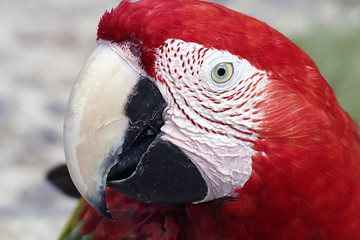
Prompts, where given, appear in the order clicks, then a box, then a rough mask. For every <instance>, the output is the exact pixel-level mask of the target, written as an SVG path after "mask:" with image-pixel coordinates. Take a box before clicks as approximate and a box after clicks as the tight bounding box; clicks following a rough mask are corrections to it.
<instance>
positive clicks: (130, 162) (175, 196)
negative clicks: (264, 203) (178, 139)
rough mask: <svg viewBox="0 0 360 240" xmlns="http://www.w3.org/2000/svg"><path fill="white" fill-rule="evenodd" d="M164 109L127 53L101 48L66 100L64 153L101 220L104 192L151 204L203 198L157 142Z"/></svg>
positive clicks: (179, 157)
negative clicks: (114, 192) (119, 194)
mask: <svg viewBox="0 0 360 240" xmlns="http://www.w3.org/2000/svg"><path fill="white" fill-rule="evenodd" d="M165 106H166V103H165V101H164V99H163V98H162V96H161V93H160V92H159V90H158V89H157V87H156V86H155V84H154V83H153V81H152V80H150V79H149V78H148V77H146V74H145V73H144V71H143V70H142V68H141V67H140V66H139V65H138V64H137V59H136V58H135V56H134V55H132V53H131V48H130V47H129V46H127V45H126V44H124V45H117V44H113V43H109V42H105V41H100V42H99V44H98V46H97V48H96V49H95V50H94V52H93V53H92V55H91V56H90V58H89V60H88V62H87V63H86V65H85V66H84V68H83V70H82V71H81V73H80V74H79V76H78V79H77V81H76V83H75V85H74V87H73V89H72V92H71V95H70V99H69V103H68V109H67V113H66V118H65V124H64V148H65V156H66V160H67V165H68V168H69V172H70V176H71V178H72V180H73V182H74V184H75V186H76V187H77V189H78V190H79V192H80V193H81V195H82V196H83V197H84V198H85V199H86V200H87V201H88V202H89V203H90V205H92V206H93V207H94V208H95V209H96V210H98V211H99V212H100V213H102V214H103V215H105V216H107V217H109V218H111V215H110V213H109V212H108V210H107V207H106V202H105V187H106V185H108V186H110V187H111V188H113V189H115V190H117V191H119V192H122V193H125V194H127V195H129V196H131V197H134V198H137V199H139V200H142V201H146V202H152V203H177V202H195V201H200V200H202V199H204V198H205V196H206V194H207V186H206V183H205V181H204V179H203V178H202V177H201V173H200V172H199V171H198V169H197V168H196V167H195V165H194V164H193V163H192V162H191V161H190V159H189V158H188V157H187V156H186V155H185V154H184V153H183V152H182V151H181V150H180V149H179V148H178V147H177V146H175V145H173V144H171V143H170V142H167V141H165V140H163V138H162V134H161V130H160V128H161V126H162V125H163V124H164V122H163V119H162V112H163V110H164V108H165ZM172 179H175V181H172ZM169 182H170V183H169ZM171 182H173V183H171Z"/></svg>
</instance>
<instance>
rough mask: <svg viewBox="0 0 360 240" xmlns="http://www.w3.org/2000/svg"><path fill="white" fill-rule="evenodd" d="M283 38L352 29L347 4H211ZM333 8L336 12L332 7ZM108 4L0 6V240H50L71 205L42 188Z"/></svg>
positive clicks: (53, 1) (353, 8)
mask: <svg viewBox="0 0 360 240" xmlns="http://www.w3.org/2000/svg"><path fill="white" fill-rule="evenodd" d="M217 2H222V4H224V5H227V6H229V7H231V8H233V9H236V10H238V11H241V12H244V13H247V14H250V15H252V16H255V17H257V18H259V19H261V20H264V21H266V22H268V23H269V24H270V25H271V26H273V27H275V28H277V29H278V30H280V31H281V32H283V33H285V34H286V35H288V36H290V37H291V36H292V35H294V34H301V33H302V32H305V31H311V29H312V28H313V27H314V26H319V25H326V26H329V27H333V28H339V29H342V28H348V29H351V28H352V27H355V26H358V25H359V23H360V5H359V3H358V1H357V0H354V1H340V0H339V1H335V0H327V1H325V0H319V1H316V3H314V2H315V1H312V0H306V1H292V0H288V1H287V0H242V1H236V0H228V1H217ZM340 2H341V4H340ZM117 3H118V1H115V0H102V1H100V0H98V1H96V0H78V1H70V0H61V1H60V0H34V1H27V0H17V1H10V0H0V29H1V34H0V81H1V82H0V239H37V240H42V239H56V237H57V236H58V234H59V232H60V231H61V229H62V227H63V226H64V224H65V222H66V219H67V218H68V217H69V215H70V214H71V211H72V209H73V208H74V206H75V204H76V201H75V200H73V199H70V198H68V197H65V196H63V195H62V194H61V193H59V192H58V191H57V190H56V189H54V188H53V187H52V186H51V185H50V184H49V183H47V182H46V181H45V174H46V171H47V170H48V169H50V168H51V167H53V166H55V165H57V164H59V163H62V162H64V161H65V160H64V155H63V148H62V124H63V116H64V112H65V108H66V101H67V97H68V94H69V92H70V89H71V86H72V84H73V81H74V79H75V78H76V76H77V74H78V72H79V71H80V69H81V67H82V65H83V63H84V62H85V61H86V58H87V56H88V55H89V54H90V52H91V50H92V48H94V47H95V44H96V43H95V33H96V25H97V22H98V20H99V18H100V16H101V15H102V13H103V12H104V11H105V10H106V9H110V8H111V7H113V6H116V4H117Z"/></svg>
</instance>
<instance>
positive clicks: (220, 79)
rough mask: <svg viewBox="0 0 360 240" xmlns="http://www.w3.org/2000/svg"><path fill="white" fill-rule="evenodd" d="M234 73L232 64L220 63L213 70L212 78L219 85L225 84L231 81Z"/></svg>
mask: <svg viewBox="0 0 360 240" xmlns="http://www.w3.org/2000/svg"><path fill="white" fill-rule="evenodd" d="M233 73H234V67H233V65H232V63H227V62H223V63H219V64H218V65H216V66H215V67H214V68H213V69H212V70H211V78H212V79H213V80H214V81H215V82H217V83H225V82H227V81H229V80H230V78H231V77H232V75H233Z"/></svg>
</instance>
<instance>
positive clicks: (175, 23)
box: [64, 0, 336, 216]
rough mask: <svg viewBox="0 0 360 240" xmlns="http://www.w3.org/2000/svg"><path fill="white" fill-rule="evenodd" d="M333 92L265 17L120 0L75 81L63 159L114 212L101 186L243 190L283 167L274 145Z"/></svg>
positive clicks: (86, 190)
mask: <svg viewBox="0 0 360 240" xmlns="http://www.w3.org/2000/svg"><path fill="white" fill-rule="evenodd" d="M331 101H334V96H333V94H332V92H331V90H330V88H329V86H328V85H327V84H326V82H325V81H324V80H323V78H322V77H321V75H320V73H319V71H318V70H317V67H316V66H315V64H314V63H313V61H312V60H311V59H310V58H309V57H308V56H307V55H306V54H305V53H304V52H303V51H302V50H300V49H299V48H298V47H297V46H295V45H294V44H293V43H292V42H291V41H289V40H288V39H287V38H286V37H284V36H283V35H282V34H280V33H279V32H277V31H276V30H274V29H272V28H271V27H269V26H268V25H266V24H265V23H263V22H261V21H258V20H256V19H254V18H251V17H249V16H246V15H243V14H241V13H237V12H235V11H232V10H229V9H227V8H225V7H223V6H220V5H217V4H214V3H208V2H203V1H195V0H142V1H136V2H131V1H128V0H124V1H122V2H121V3H120V5H119V6H118V7H116V8H115V9H113V10H112V11H110V12H106V13H105V14H104V15H103V17H102V18H101V20H100V23H99V26H98V46H97V48H96V49H95V51H94V52H93V53H92V55H91V56H90V58H89V60H88V62H87V63H86V65H85V66H84V68H83V70H82V71H81V73H80V74H79V76H78V79H77V82H76V83H75V85H74V87H73V90H72V93H71V96H70V100H69V104H68V111H67V115H66V120H65V127H64V139H65V153H66V159H67V164H68V167H69V171H70V174H71V177H72V179H73V181H74V183H75V185H76V187H77V188H78V190H79V191H80V193H81V194H82V195H83V196H84V197H85V199H86V200H87V201H88V202H89V203H90V204H91V205H92V206H93V207H94V208H95V209H97V210H98V211H99V212H101V213H103V214H104V215H106V216H110V215H109V213H108V212H107V208H106V203H105V194H104V192H105V186H109V187H110V188H112V189H114V190H116V191H119V192H121V193H124V194H126V195H128V196H131V197H133V198H136V199H139V200H141V201H145V202H149V203H160V204H181V203H200V202H206V201H210V200H213V199H219V198H226V197H232V198H236V197H237V194H238V193H239V190H240V189H242V188H243V187H244V185H245V184H246V183H247V182H248V180H249V178H251V177H252V176H253V175H259V174H260V173H259V172H257V171H256V169H254V168H255V166H260V165H274V164H275V163H274V162H272V160H271V158H270V157H269V156H270V154H271V153H270V150H271V149H274V148H277V149H280V151H279V152H278V153H277V156H278V155H281V154H285V153H286V152H287V151H289V150H288V148H286V147H285V148H284V149H283V151H281V148H282V147H281V146H282V145H281V144H280V145H277V144H278V143H284V144H285V143H288V142H291V140H290V139H299V138H300V137H301V135H302V133H303V132H304V131H312V130H313V129H312V125H311V124H306V121H305V119H306V118H307V117H309V116H310V115H311V118H312V119H314V121H313V122H316V121H317V119H320V118H321V116H320V115H322V114H323V113H322V112H321V114H319V115H317V114H313V113H312V112H311V111H310V112H309V111H307V110H308V109H309V108H308V106H316V107H317V108H319V109H322V108H326V109H330V110H329V112H330V111H332V110H331V109H333V108H332V107H331V106H330V104H329V102H331ZM335 102H336V101H335ZM304 104H305V105H304ZM326 106H327V107H326ZM334 111H335V110H334ZM329 114H330V113H329ZM268 139H273V140H274V142H276V144H273V145H269V144H265V142H266V140H268ZM274 142H273V143H274ZM275 155H276V154H275Z"/></svg>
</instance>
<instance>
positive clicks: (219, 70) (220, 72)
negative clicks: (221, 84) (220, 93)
mask: <svg viewBox="0 0 360 240" xmlns="http://www.w3.org/2000/svg"><path fill="white" fill-rule="evenodd" d="M225 73H226V71H225V69H224V68H219V69H218V70H217V74H218V75H219V76H220V77H222V76H224V75H225Z"/></svg>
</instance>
